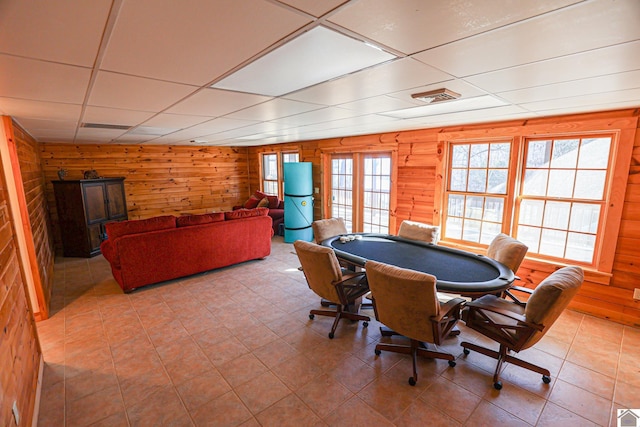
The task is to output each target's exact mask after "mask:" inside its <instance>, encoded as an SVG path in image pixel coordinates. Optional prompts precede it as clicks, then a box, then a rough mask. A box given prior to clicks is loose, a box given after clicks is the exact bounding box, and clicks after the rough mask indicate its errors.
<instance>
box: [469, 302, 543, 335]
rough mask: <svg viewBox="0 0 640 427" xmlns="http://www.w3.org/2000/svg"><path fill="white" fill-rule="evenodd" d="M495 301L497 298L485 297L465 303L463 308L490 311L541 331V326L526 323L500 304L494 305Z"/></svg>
mask: <svg viewBox="0 0 640 427" xmlns="http://www.w3.org/2000/svg"><path fill="white" fill-rule="evenodd" d="M497 301H498V297H493V298H487V297H486V296H485V297H482V298H480V299H477V300H475V301H471V302H469V303H467V304H466V305H465V308H468V309H469V310H484V311H490V312H492V313H496V314H499V315H501V316H505V317H508V318H510V319H513V320H517V321H518V322H523V323H526V324H527V325H531V326H534V327H538V328H539V329H540V330H542V328H543V326H541V325H536V324H535V323H530V322H527V319H526V318H525V317H524V316H523V315H521V314H518V313H514V312H513V311H509V310H505V309H504V307H503V306H502V305H501V304H496V302H497ZM514 304H517V303H514Z"/></svg>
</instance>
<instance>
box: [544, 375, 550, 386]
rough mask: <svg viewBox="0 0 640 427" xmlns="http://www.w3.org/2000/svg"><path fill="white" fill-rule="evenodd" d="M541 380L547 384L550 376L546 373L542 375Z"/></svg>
mask: <svg viewBox="0 0 640 427" xmlns="http://www.w3.org/2000/svg"><path fill="white" fill-rule="evenodd" d="M542 382H543V383H545V384H549V383H550V382H551V378H549V377H548V376H546V375H543V376H542Z"/></svg>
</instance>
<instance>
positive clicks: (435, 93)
mask: <svg viewBox="0 0 640 427" xmlns="http://www.w3.org/2000/svg"><path fill="white" fill-rule="evenodd" d="M411 97H412V98H414V99H419V100H420V101H424V102H426V103H427V104H432V103H434V102H442V101H451V100H452V99H458V98H460V94H459V93H456V92H454V91H451V90H449V89H444V88H442V89H436V90H430V91H428V92H421V93H414V94H413V95H411Z"/></svg>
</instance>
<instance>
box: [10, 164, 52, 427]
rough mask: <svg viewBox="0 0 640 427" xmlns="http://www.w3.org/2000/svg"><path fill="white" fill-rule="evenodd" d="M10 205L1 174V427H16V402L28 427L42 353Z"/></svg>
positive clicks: (23, 421)
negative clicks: (21, 264) (14, 409)
mask: <svg viewBox="0 0 640 427" xmlns="http://www.w3.org/2000/svg"><path fill="white" fill-rule="evenodd" d="M1 168H2V164H0V169H1ZM8 204H9V201H8V196H7V192H6V183H5V181H4V173H0V425H2V426H13V425H15V422H14V419H13V414H12V407H13V403H14V402H16V405H17V407H18V410H19V412H20V417H21V421H20V425H21V426H27V425H30V422H31V420H32V418H33V414H34V410H35V408H34V406H35V396H36V387H37V382H38V370H39V367H40V359H41V356H42V352H41V351H40V347H39V344H38V338H37V333H36V327H35V321H34V318H33V314H32V313H31V311H30V308H29V303H28V297H27V295H26V289H25V288H26V286H25V284H24V282H23V279H22V275H21V273H20V264H19V261H18V255H17V249H16V242H15V239H14V230H13V227H14V221H13V219H12V217H11V214H10V211H9V205H8Z"/></svg>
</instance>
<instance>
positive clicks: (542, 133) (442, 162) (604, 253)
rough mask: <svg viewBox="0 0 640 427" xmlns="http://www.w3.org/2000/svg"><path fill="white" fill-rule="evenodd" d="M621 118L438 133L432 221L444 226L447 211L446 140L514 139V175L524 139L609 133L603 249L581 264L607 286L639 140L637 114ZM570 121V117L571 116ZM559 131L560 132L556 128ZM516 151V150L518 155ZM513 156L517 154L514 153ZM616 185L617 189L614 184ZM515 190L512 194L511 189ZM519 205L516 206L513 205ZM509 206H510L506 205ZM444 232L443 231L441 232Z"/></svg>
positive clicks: (465, 245) (534, 261) (538, 263)
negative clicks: (609, 146) (568, 125)
mask: <svg viewBox="0 0 640 427" xmlns="http://www.w3.org/2000/svg"><path fill="white" fill-rule="evenodd" d="M616 118H618V119H619V120H612V119H611V117H607V114H600V115H596V114H594V115H592V116H590V117H587V118H583V119H582V120H579V121H573V122H571V124H572V131H571V132H566V124H565V123H564V121H562V122H561V123H558V122H557V120H556V121H552V120H550V119H549V120H545V119H540V120H537V121H533V122H531V123H527V122H523V123H517V124H513V126H510V127H506V126H505V127H494V128H491V129H486V128H481V127H477V128H470V129H468V130H458V131H456V132H442V133H440V134H439V135H438V137H437V151H436V153H437V161H436V185H435V199H434V202H435V203H434V206H435V209H434V214H433V223H434V224H435V225H440V226H442V225H443V221H444V218H445V216H444V210H445V208H446V206H445V204H444V202H445V200H446V198H445V185H446V184H447V182H448V181H447V180H448V167H447V165H448V156H449V149H448V148H449V147H448V143H449V142H452V141H480V140H485V141H486V140H491V141H498V140H506V139H507V138H512V139H513V144H514V145H513V147H517V149H516V150H514V152H512V158H513V159H514V161H516V160H517V161H516V168H517V169H514V171H516V170H517V172H518V173H517V174H516V177H519V176H520V174H521V170H520V166H519V165H520V164H522V162H523V161H524V160H523V156H524V153H523V151H524V149H523V147H524V141H525V140H526V139H542V138H566V137H571V136H574V137H588V136H591V135H603V134H606V135H607V136H609V135H611V137H612V146H611V163H610V170H609V174H608V178H607V179H608V185H607V188H606V189H605V191H606V196H605V199H606V203H605V205H606V209H605V212H603V213H602V215H603V218H604V220H603V223H602V225H600V230H601V231H602V232H601V235H600V238H601V239H600V241H601V244H600V247H599V248H597V249H596V254H595V256H594V262H593V263H592V264H589V265H583V269H584V270H585V272H586V275H587V278H588V280H590V281H591V282H594V283H599V284H604V285H608V284H609V281H610V280H611V276H612V271H613V262H614V257H615V248H616V244H617V240H618V231H619V228H620V223H621V219H622V210H623V206H624V196H625V191H624V190H622V191H620V188H623V189H624V188H626V184H627V180H628V177H629V168H630V164H631V158H632V153H633V146H634V140H635V132H636V127H637V118H636V117H616ZM568 120H570V119H568ZM556 129H557V131H556ZM515 151H517V153H515ZM514 154H517V155H516V156H514ZM511 184H513V185H517V186H518V188H520V185H521V183H520V180H519V178H517V179H516V178H513V179H511V180H510V185H511ZM614 185H615V187H616V188H617V190H616V189H614V188H613V187H614ZM511 194H514V193H513V192H512V193H511ZM512 199H513V203H515V202H516V201H517V199H516V198H515V197H512ZM514 208H515V205H514ZM505 209H506V208H505ZM510 212H511V218H510V219H509V224H510V225H509V226H506V227H505V229H506V230H507V231H509V233H508V234H512V233H511V231H512V230H511V226H512V224H513V215H515V209H511V210H510ZM443 234H444V233H443ZM441 244H443V245H446V246H452V247H458V248H461V249H466V250H470V251H474V252H480V253H483V252H486V246H487V245H480V244H472V243H471V242H455V241H451V240H449V239H446V238H443V239H442V240H441ZM567 264H571V265H580V263H579V262H574V261H570V260H565V261H564V262H561V261H558V260H555V259H547V258H544V257H539V256H537V255H536V256H535V257H534V256H531V255H528V256H527V257H526V258H525V263H524V265H525V266H526V265H529V266H531V267H530V268H532V269H533V270H535V269H539V268H548V267H545V265H546V266H551V268H558V267H562V266H564V265H567Z"/></svg>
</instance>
